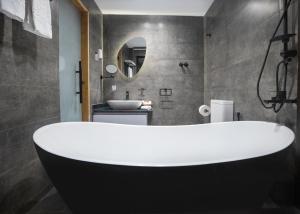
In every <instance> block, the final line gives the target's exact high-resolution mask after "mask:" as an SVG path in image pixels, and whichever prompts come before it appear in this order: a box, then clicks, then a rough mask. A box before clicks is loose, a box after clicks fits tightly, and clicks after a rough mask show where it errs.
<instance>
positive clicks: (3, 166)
mask: <svg viewBox="0 0 300 214" xmlns="http://www.w3.org/2000/svg"><path fill="white" fill-rule="evenodd" d="M51 7H52V17H53V20H52V24H53V39H51V40H50V39H44V38H41V37H38V36H35V35H34V34H31V33H29V32H26V31H24V30H23V27H22V24H21V23H20V22H17V21H12V20H11V19H9V18H7V17H5V16H4V15H2V14H1V15H0V213H3V214H15V213H25V212H26V211H27V210H29V209H30V208H31V207H32V206H33V205H34V204H35V203H36V202H38V201H39V200H40V198H41V197H42V196H43V195H44V194H45V193H46V192H48V191H49V189H50V188H51V186H52V185H51V183H50V182H49V180H48V177H47V176H46V173H45V172H44V169H43V168H42V165H41V163H40V161H39V159H38V157H37V154H36V151H35V148H34V144H33V140H32V135H33V132H34V131H35V130H36V129H37V128H39V127H41V126H43V125H46V124H49V123H54V122H58V121H59V120H60V119H59V88H58V87H59V84H58V14H57V13H58V1H51Z"/></svg>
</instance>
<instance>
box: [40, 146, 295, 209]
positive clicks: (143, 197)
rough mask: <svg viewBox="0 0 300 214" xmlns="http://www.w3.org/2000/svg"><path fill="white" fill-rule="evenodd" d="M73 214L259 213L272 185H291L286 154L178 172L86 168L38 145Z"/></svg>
mask: <svg viewBox="0 0 300 214" xmlns="http://www.w3.org/2000/svg"><path fill="white" fill-rule="evenodd" d="M36 149H37V151H38V154H39V157H40V159H41V161H42V163H43V165H44V167H45V169H46V171H47V173H48V175H49V177H50V179H51V180H52V182H53V184H54V186H55V187H56V188H57V190H58V192H59V193H60V195H61V196H62V198H63V199H64V200H65V202H66V203H67V204H68V206H69V207H70V209H71V210H72V212H73V213H74V214H85V213H105V214H107V213H137V212H145V213H156V212H158V213H162V212H176V213H181V212H196V211H206V210H210V211H211V210H239V209H259V208H261V207H262V205H263V203H264V202H265V201H266V199H267V198H268V196H269V192H270V190H271V189H272V186H273V185H274V184H275V183H276V182H280V181H282V180H286V179H289V177H288V176H287V175H289V174H290V172H289V169H288V166H287V164H288V161H287V159H286V156H287V155H286V154H287V153H288V150H289V149H286V150H284V151H281V152H278V153H275V154H272V155H268V156H264V157H259V158H254V159H248V160H241V161H234V162H227V163H218V164H209V165H199V166H180V167H140V166H121V165H108V164H99V163H90V162H84V161H78V160H72V159H68V158H64V157H60V156H57V155H53V154H51V153H48V152H46V151H44V150H43V149H41V148H40V147H39V146H37V145H36Z"/></svg>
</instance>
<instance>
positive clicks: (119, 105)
mask: <svg viewBox="0 0 300 214" xmlns="http://www.w3.org/2000/svg"><path fill="white" fill-rule="evenodd" d="M142 103H143V101H141V100H108V101H107V104H108V105H109V106H110V107H111V108H112V109H115V110H136V109H138V108H139V107H141V105H142Z"/></svg>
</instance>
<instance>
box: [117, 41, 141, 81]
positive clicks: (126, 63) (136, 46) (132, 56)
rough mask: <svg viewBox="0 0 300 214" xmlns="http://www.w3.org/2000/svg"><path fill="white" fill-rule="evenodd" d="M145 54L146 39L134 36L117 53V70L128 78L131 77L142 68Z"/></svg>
mask: <svg viewBox="0 0 300 214" xmlns="http://www.w3.org/2000/svg"><path fill="white" fill-rule="evenodd" d="M145 56H146V40H145V39H144V38H142V37H136V38H133V39H131V40H129V41H128V42H127V43H126V44H124V45H123V47H122V48H121V49H120V50H119V53H118V67H119V70H120V71H121V72H122V73H123V74H124V75H125V76H126V77H127V78H128V79H131V78H133V77H134V76H135V75H136V74H137V73H138V72H139V71H140V69H141V68H142V66H143V64H144V61H145Z"/></svg>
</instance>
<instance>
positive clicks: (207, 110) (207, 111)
mask: <svg viewBox="0 0 300 214" xmlns="http://www.w3.org/2000/svg"><path fill="white" fill-rule="evenodd" d="M199 113H200V114H201V115H202V116H203V117H208V116H209V115H210V107H209V106H207V105H202V106H200V107H199Z"/></svg>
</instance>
